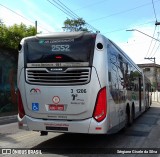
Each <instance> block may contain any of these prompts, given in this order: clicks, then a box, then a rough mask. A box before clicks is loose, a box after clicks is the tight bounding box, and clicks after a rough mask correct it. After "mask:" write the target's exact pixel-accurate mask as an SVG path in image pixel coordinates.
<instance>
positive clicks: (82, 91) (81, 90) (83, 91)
mask: <svg viewBox="0 0 160 157" xmlns="http://www.w3.org/2000/svg"><path fill="white" fill-rule="evenodd" d="M71 93H74V90H73V89H71ZM76 93H87V90H86V89H76Z"/></svg>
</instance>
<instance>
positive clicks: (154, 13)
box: [146, 0, 159, 57]
mask: <svg viewBox="0 0 160 157" xmlns="http://www.w3.org/2000/svg"><path fill="white" fill-rule="evenodd" d="M152 7H153V12H154V16H155V20H156V22H157V15H156V10H155V6H154V1H153V0H152ZM156 28H157V25H155V29H154V33H153V38H154V36H155V33H156ZM158 37H159V34H158ZM158 37H157V39H158ZM153 38H152V40H151V43H150V45H149V48H148V51H147V55H148V53H149V51H150V49H151V45H152V43H153ZM156 42H157V41H156ZM156 42H155V43H154V46H153V48H152V50H151V52H150V54H149V55H148V56H149V57H150V56H152V53H153V50H154V48H155V45H156ZM147 55H146V56H147Z"/></svg>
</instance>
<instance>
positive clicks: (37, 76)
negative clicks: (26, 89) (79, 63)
mask: <svg viewBox="0 0 160 157" xmlns="http://www.w3.org/2000/svg"><path fill="white" fill-rule="evenodd" d="M90 73H91V69H90V68H68V69H66V70H65V71H62V72H51V71H49V70H47V69H46V68H27V69H26V81H27V82H28V83H30V84H36V85H37V84H39V85H77V84H81V85H82V84H86V83H88V82H89V81H90Z"/></svg>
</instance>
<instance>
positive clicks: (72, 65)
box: [17, 32, 108, 134]
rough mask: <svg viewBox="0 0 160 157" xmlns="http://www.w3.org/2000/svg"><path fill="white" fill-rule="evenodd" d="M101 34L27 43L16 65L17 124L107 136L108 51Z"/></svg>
mask: <svg viewBox="0 0 160 157" xmlns="http://www.w3.org/2000/svg"><path fill="white" fill-rule="evenodd" d="M103 42H104V39H103V37H102V36H101V35H100V34H92V33H84V32H75V33H69V32H67V33H54V34H52V35H37V36H33V37H28V38H24V39H23V40H22V41H21V44H20V47H19V61H18V78H17V80H18V109H19V113H18V121H19V122H18V124H19V128H20V129H25V130H34V131H45V132H70V133H71V132H72V133H97V134H98V133H107V130H108V125H107V95H106V94H107V92H106V72H105V66H106V63H105V58H106V53H104V52H105V49H106V48H105V46H104V45H103Z"/></svg>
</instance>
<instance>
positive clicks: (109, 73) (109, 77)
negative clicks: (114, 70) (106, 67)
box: [108, 71, 111, 82]
mask: <svg viewBox="0 0 160 157" xmlns="http://www.w3.org/2000/svg"><path fill="white" fill-rule="evenodd" d="M108 80H109V82H111V72H110V71H109V72H108Z"/></svg>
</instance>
